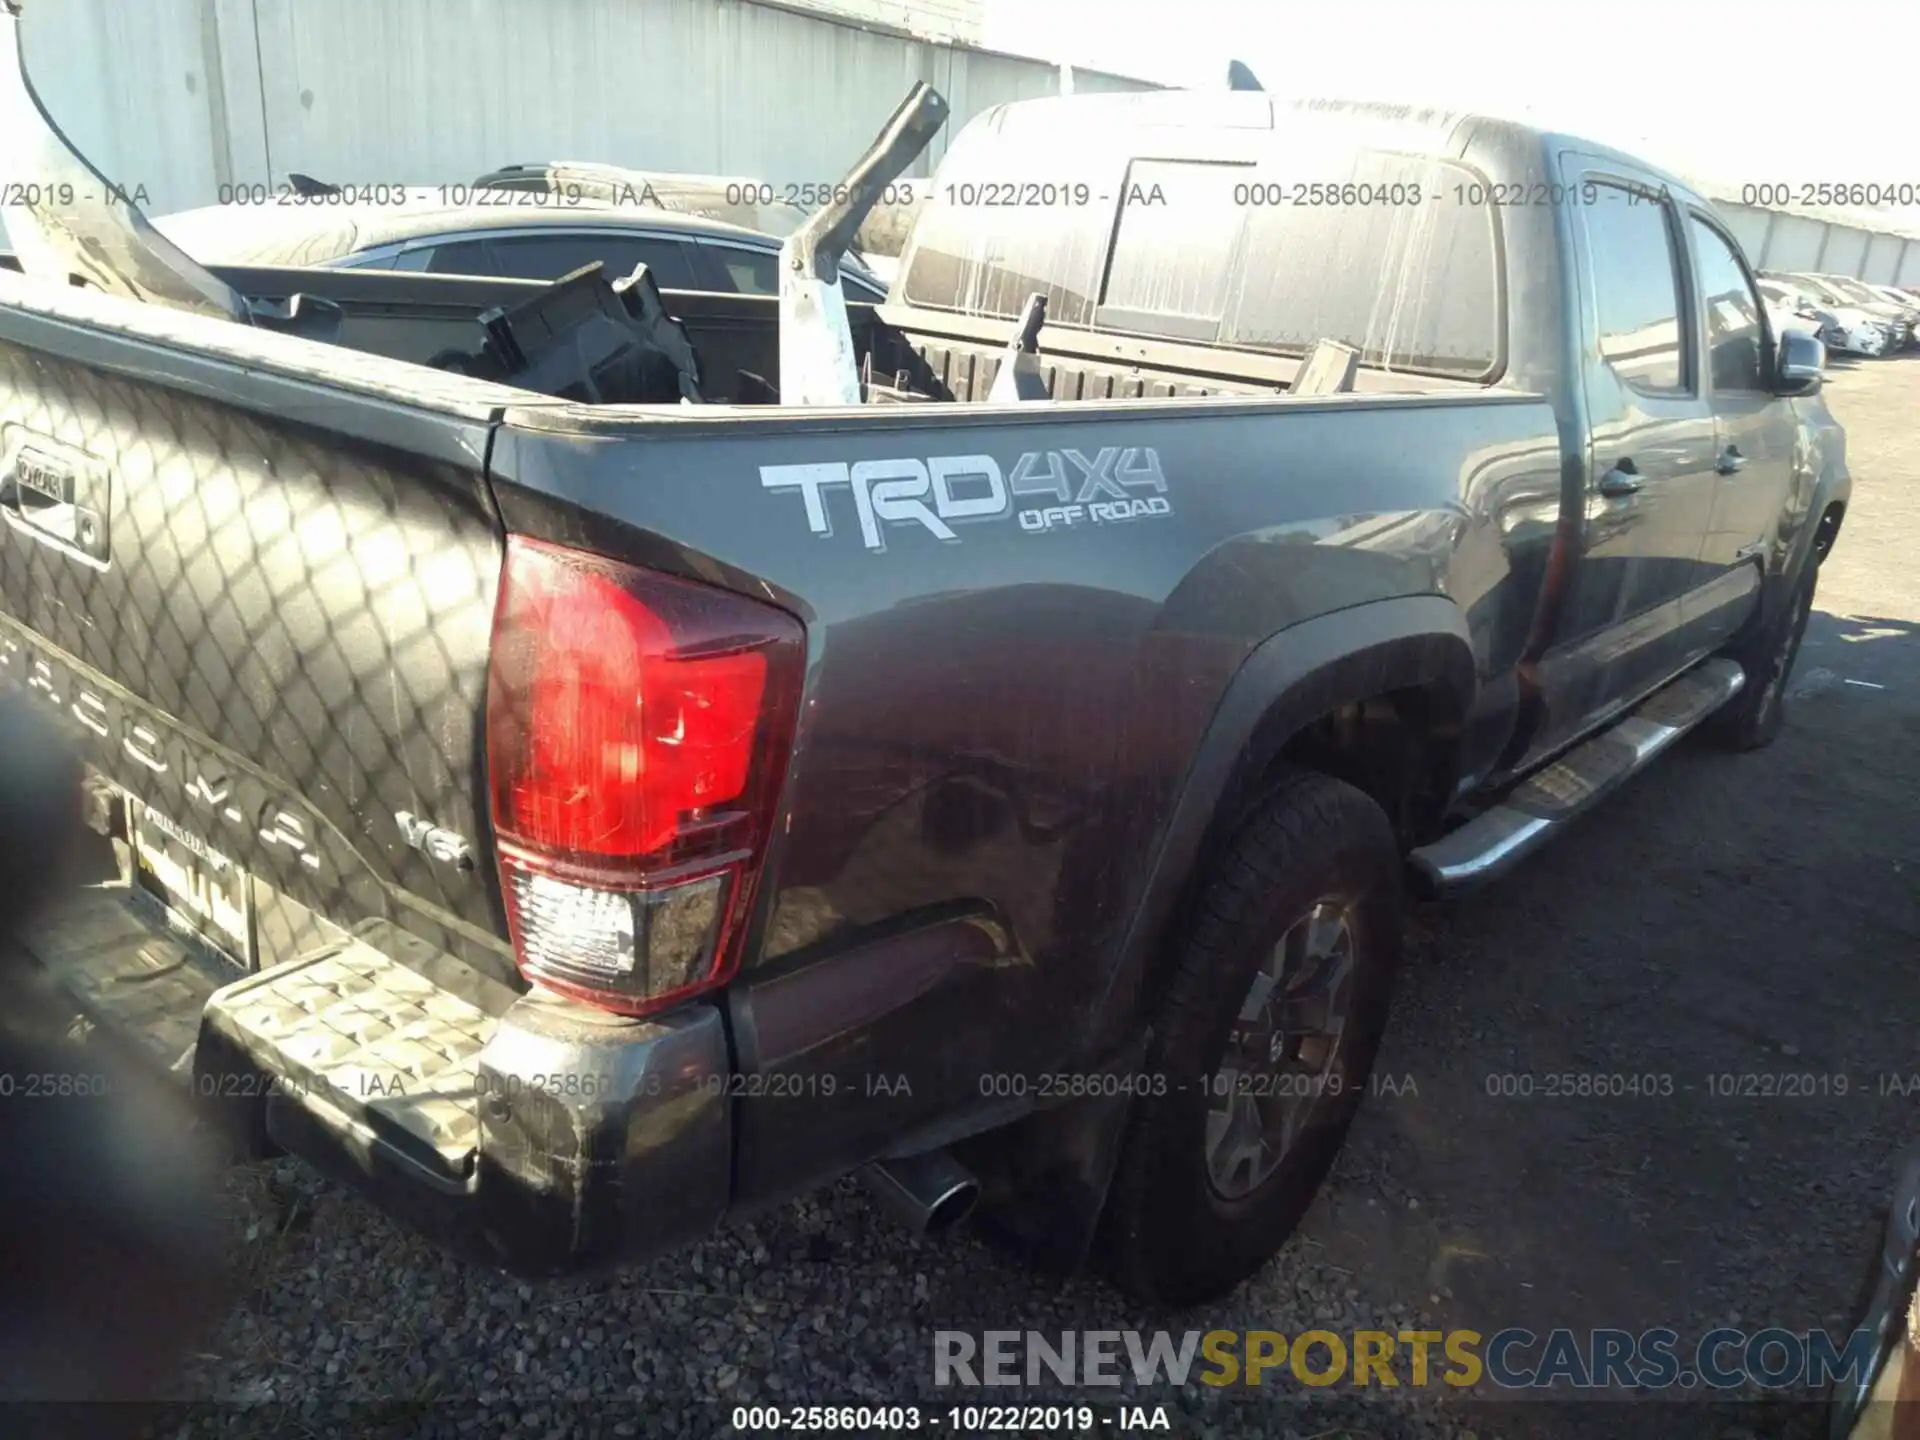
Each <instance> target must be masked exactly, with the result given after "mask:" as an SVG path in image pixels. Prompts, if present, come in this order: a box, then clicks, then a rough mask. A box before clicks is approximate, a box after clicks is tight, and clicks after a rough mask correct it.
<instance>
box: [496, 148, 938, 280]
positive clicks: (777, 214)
mask: <svg viewBox="0 0 1920 1440" xmlns="http://www.w3.org/2000/svg"><path fill="white" fill-rule="evenodd" d="M473 183H474V185H475V187H477V188H486V189H493V190H514V191H519V192H521V193H523V194H536V195H557V196H560V197H561V198H563V199H571V198H575V197H581V196H586V197H594V198H598V199H600V200H602V201H603V202H605V203H608V204H616V205H636V204H645V205H657V206H659V207H661V208H662V209H666V210H676V211H679V212H680V213H681V214H685V215H701V216H705V217H706V218H707V219H709V220H724V221H725V222H727V223H728V224H729V225H743V226H745V227H746V228H747V229H749V230H759V231H761V232H762V233H764V234H767V235H772V236H774V237H775V238H776V239H781V240H784V239H785V238H786V237H787V236H789V235H791V234H792V233H793V232H794V230H796V229H797V228H798V227H799V225H800V222H801V221H803V220H805V219H806V218H807V216H808V215H809V214H810V213H811V212H812V209H813V208H814V207H816V206H818V205H820V204H823V203H825V201H826V200H827V199H828V198H829V197H830V196H831V195H832V194H833V193H834V192H835V190H836V187H835V186H832V185H822V184H818V183H801V184H796V183H793V182H780V183H776V182H774V181H770V180H756V179H753V178H752V177H750V176H743V175H696V174H691V173H687V172H684V171H678V170H634V169H630V168H628V167H626V166H624V165H608V164H605V163H603V162H600V161H594V160H544V161H540V162H538V163H535V164H523V165H503V166H501V167H500V168H499V169H497V170H489V171H488V172H487V173H486V174H484V175H481V176H479V177H477V178H476V179H475V180H474V182H473ZM929 184H930V182H929V181H926V180H913V179H902V180H898V181H895V182H894V183H893V184H891V185H888V186H886V187H885V188H884V190H883V192H882V194H881V197H880V199H879V200H878V201H877V202H876V203H875V204H874V207H873V209H872V210H871V211H870V212H869V213H868V215H867V218H866V219H865V220H864V221H862V222H861V225H860V230H859V233H858V234H857V235H855V236H854V239H853V245H852V246H851V247H850V249H849V252H848V253H849V255H850V256H851V257H852V259H853V260H854V261H855V262H856V263H857V264H858V265H861V266H865V267H866V268H868V269H870V270H877V269H878V268H879V267H878V266H877V265H876V264H875V262H876V261H877V260H879V259H880V258H881V257H883V256H897V255H898V254H899V253H900V251H901V249H902V247H904V246H905V244H906V239H907V233H908V231H910V230H911V229H912V227H913V218H914V216H915V215H916V214H918V213H919V210H920V207H921V205H922V204H923V203H924V202H925V200H926V196H927V191H928V187H929Z"/></svg>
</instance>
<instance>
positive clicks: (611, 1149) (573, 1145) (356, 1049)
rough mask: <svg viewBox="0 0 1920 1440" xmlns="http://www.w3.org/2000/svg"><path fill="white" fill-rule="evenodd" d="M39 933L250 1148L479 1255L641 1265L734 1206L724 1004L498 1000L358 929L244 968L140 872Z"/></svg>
mask: <svg viewBox="0 0 1920 1440" xmlns="http://www.w3.org/2000/svg"><path fill="white" fill-rule="evenodd" d="M26 947H27V949H28V951H29V952H30V953H31V954H32V955H33V956H34V957H35V958H36V959H37V960H38V961H39V962H40V963H41V965H42V966H43V967H44V968H45V970H46V971H47V972H49V974H50V976H51V978H52V979H53V981H54V982H55V983H56V985H57V986H58V988H59V990H60V992H61V993H62V994H63V995H64V997H65V998H66V999H67V1001H68V1002H69V1003H70V1005H71V1006H72V1007H73V1008H74V1009H76V1010H78V1011H79V1012H80V1013H81V1014H82V1015H83V1016H84V1017H85V1018H86V1020H87V1021H88V1022H89V1023H90V1024H91V1025H93V1026H95V1027H102V1028H105V1029H107V1030H108V1031H110V1032H112V1033H113V1034H114V1035H115V1036H117V1037H119V1038H122V1039H125V1040H130V1041H133V1042H135V1048H136V1050H144V1052H145V1053H146V1056H147V1058H148V1059H149V1060H150V1061H151V1062H152V1063H153V1065H154V1067H155V1068H157V1069H160V1070H165V1071H168V1072H170V1073H171V1074H172V1075H173V1076H174V1077H175V1078H176V1079H177V1080H179V1081H180V1082H181V1083H182V1084H185V1085H187V1086H189V1087H190V1088H191V1090H192V1092H193V1094H194V1096H195V1098H196V1100H197V1101H198V1102H200V1108H201V1111H202V1113H203V1114H204V1115H205V1117H206V1118H207V1119H208V1120H209V1121H210V1122H211V1123H212V1124H213V1125H214V1126H215V1127H216V1129H217V1130H218V1131H219V1132H220V1133H221V1134H222V1135H223V1136H224V1137H225V1138H226V1140H227V1141H228V1142H229V1144H230V1145H231V1147H232V1149H233V1150H234V1152H235V1153H237V1154H238V1155H240V1156H242V1157H252V1156H259V1155H263V1154H270V1153H273V1152H274V1151H275V1150H276V1149H284V1150H287V1151H291V1152H292V1153H294V1154H296V1155H299V1156H301V1157H302V1158H304V1159H306V1160H308V1161H310V1162H312V1163H313V1164H314V1165H315V1166H316V1167H318V1168H319V1169H321V1170H323V1171H325V1172H326V1173H328V1174H330V1175H332V1176H334V1177H335V1178H336V1179H338V1180H340V1181H341V1182H343V1183H345V1184H347V1185H350V1186H352V1187H353V1188H355V1189H358V1190H360V1191H362V1192H364V1193H366V1194H368V1195H369V1196H370V1197H371V1198H372V1199H373V1200H374V1201H375V1203H376V1204H378V1205H379V1206H380V1207H381V1208H382V1209H385V1210H387V1211H389V1212H390V1213H392V1214H394V1215H396V1216H398V1217H399V1218H401V1219H402V1220H404V1221H406V1222H408V1223H410V1224H412V1225H414V1226H415V1227H416V1228H418V1229H420V1230H422V1231H423V1232H425V1233H426V1234H427V1235H428V1237H429V1238H431V1239H434V1240H436V1241H438V1242H440V1243H442V1244H444V1245H446V1246H448V1247H449V1248H451V1249H454V1250H456V1251H459V1252H461V1253H463V1254H467V1255H469V1256H471V1257H473V1258H476V1259H480V1260H482V1261H484V1262H487V1263H490V1264H496V1265H500V1266H503V1267H504V1268H506V1269H509V1270H513V1271H515V1272H518V1273H524V1274H530V1275H544V1274H555V1273H561V1272H566V1271H574V1270H579V1269H583V1268H589V1267H593V1266H598V1265H602V1264H610V1263H617V1262H623V1261H630V1260H636V1259H641V1258H644V1257H646V1256H648V1255H652V1254H657V1253H659V1252H661V1251H663V1250H666V1249H669V1248H672V1247H673V1246H675V1245H679V1244H682V1243H684V1242H686V1241H688V1240H691V1239H694V1238H696V1237H697V1236H698V1235H700V1234H703V1233H705V1232H706V1231H707V1230H709V1229H711V1228H712V1227H713V1226H714V1225H715V1224H716V1223H718V1222H719V1220H720V1219H721V1218H722V1216H723V1215H724V1213H725V1211H726V1208H727V1204H728V1200H729V1195H730V1190H731V1179H730V1176H731V1163H732V1148H731V1147H732V1136H731V1129H730V1124H729V1102H728V1098H727V1097H728V1081H729V1080H730V1078H731V1066H730V1058H729V1052H728V1048H727V1042H726V1035H725V1031H724V1027H723V1025H722V1021H721V1016H720V1012H719V1010H718V1009H716V1008H715V1007H713V1006H712V1005H706V1004H697V1005H690V1006H687V1007H684V1008H683V1009H681V1010H677V1011H674V1012H672V1013H670V1014H667V1015H662V1016H658V1017H655V1018H652V1019H647V1020H633V1019H627V1018H624V1017H621V1016H615V1015H608V1014H605V1013H603V1012H600V1011H597V1010H593V1009H590V1008H589V1007H586V1006H582V1005H578V1004H575V1003H573V1002H571V1001H567V1000H563V999H560V998H558V997H555V996H549V995H545V994H543V993H541V992H537V991H536V992H534V993H533V994H530V995H525V996H522V997H520V998H519V999H517V1000H515V1001H513V1002H512V1003H511V1004H510V1005H508V1006H507V1007H506V1008H505V1010H504V1013H501V1014H497V1015H495V1014H489V1013H487V1012H486V1011H484V1010H482V1009H480V1008H479V1007H478V1006H476V1005H474V1004H472V1003H470V1002H469V1001H468V1000H466V999H463V998H462V997H460V996H458V995H455V994H453V993H451V992H449V991H447V990H445V989H442V988H441V987H439V986H437V985H436V984H434V982H433V981H432V980H430V979H428V978H427V977H425V976H424V975H421V974H419V973H418V972H416V971H414V970H413V969H410V968H409V967H407V966H405V965H403V964H401V963H399V962H398V961H397V960H394V959H392V958H391V957H390V956H388V955H386V954H384V953H382V952H381V951H380V950H377V949H375V948H374V947H373V946H371V945H369V944H367V943H366V942H365V940H363V939H361V938H358V937H355V936H346V937H344V938H343V939H341V940H339V941H338V942H336V943H333V944H330V945H328V946H326V947H325V948H324V949H321V950H319V951H317V952H315V953H313V954H310V955H306V956H302V957H301V958H299V959H296V960H290V961H288V962H286V963H285V964H282V965H276V966H273V967H272V968H270V969H266V970H262V971H260V972H258V973H256V974H252V975H245V976H242V975H239V974H238V972H237V971H235V970H233V969H231V968H227V969H224V970H223V969H221V968H220V967H219V964H218V962H216V961H213V960H211V959H209V958H208V957H207V956H206V955H205V954H204V952H202V951H201V950H200V949H199V947H198V946H196V945H194V944H193V943H191V942H186V941H182V940H181V939H180V938H179V937H178V936H176V935H175V934H173V933H172V931H171V930H170V929H169V927H168V924H167V921H166V918H165V915H164V912H163V911H162V910H161V909H160V908H159V907H158V906H157V905H155V904H153V903H152V902H151V901H150V900H149V899H148V898H147V897H145V896H144V895H141V894H137V893H135V892H133V891H131V890H130V888H129V887H128V886H127V885H126V884H124V883H119V884H107V885H98V886H91V887H88V888H86V889H84V890H82V891H81V892H80V893H79V894H78V895H77V896H75V897H73V898H72V899H70V900H69V901H68V902H66V903H64V904H63V905H61V906H59V907H57V908H56V909H55V911H54V913H52V914H51V915H50V916H48V917H47V919H46V920H45V921H43V922H42V924H41V925H40V926H39V927H38V928H37V929H36V930H35V931H34V932H33V933H31V934H29V935H28V936H27V937H26Z"/></svg>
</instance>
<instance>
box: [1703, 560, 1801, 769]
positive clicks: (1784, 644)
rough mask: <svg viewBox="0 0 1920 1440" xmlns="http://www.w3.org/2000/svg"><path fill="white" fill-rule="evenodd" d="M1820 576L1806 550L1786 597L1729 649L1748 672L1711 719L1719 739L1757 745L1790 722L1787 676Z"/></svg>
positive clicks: (1753, 747)
mask: <svg viewBox="0 0 1920 1440" xmlns="http://www.w3.org/2000/svg"><path fill="white" fill-rule="evenodd" d="M1819 581H1820V567H1819V565H1818V564H1816V563H1815V561H1814V559H1813V557H1812V556H1808V557H1807V559H1806V560H1805V561H1804V562H1802V566H1801V572H1800V578H1799V579H1798V580H1796V581H1795V582H1794V588H1793V593H1792V595H1791V596H1790V597H1789V598H1788V600H1787V603H1786V604H1785V605H1782V606H1781V607H1780V609H1779V610H1778V612H1776V613H1775V614H1774V616H1773V618H1772V619H1771V620H1769V621H1768V622H1767V623H1766V624H1765V625H1763V626H1760V627H1759V628H1758V629H1756V630H1754V631H1752V632H1751V633H1749V634H1748V635H1747V637H1746V638H1745V639H1744V640H1741V641H1739V642H1737V643H1736V644H1735V645H1734V646H1733V648H1732V649H1731V650H1730V651H1728V654H1729V655H1730V656H1731V657H1732V658H1733V659H1734V660H1736V661H1737V662H1739V665H1740V668H1741V670H1743V671H1744V672H1745V673H1746V677H1747V683H1746V684H1745V685H1744V686H1743V687H1742V688H1741V691H1740V693H1739V694H1738V695H1736V696H1734V698H1733V699H1732V700H1731V701H1729V702H1728V703H1727V704H1726V705H1725V706H1723V707H1722V708H1721V710H1720V712H1719V713H1718V714H1717V715H1715V716H1714V717H1713V718H1712V719H1711V720H1710V721H1708V722H1707V729H1708V731H1709V733H1710V734H1711V735H1712V736H1713V737H1714V738H1715V739H1716V740H1718V741H1719V742H1720V743H1721V744H1723V745H1726V746H1728V747H1729V748H1731V749H1734V750H1758V749H1760V748H1762V747H1763V746H1767V745H1771V744H1772V743H1773V742H1774V740H1775V739H1777V738H1778V737H1779V734H1780V727H1781V726H1782V725H1784V724H1785V723H1786V703H1787V677H1788V676H1789V675H1791V674H1792V673H1793V662H1794V660H1795V659H1796V658H1798V656H1799V654H1800V641H1801V638H1802V637H1803V636H1804V635H1805V634H1806V633H1807V617H1808V616H1810V615H1811V614H1812V613H1813V591H1814V587H1815V586H1816V585H1817V584H1818V583H1819Z"/></svg>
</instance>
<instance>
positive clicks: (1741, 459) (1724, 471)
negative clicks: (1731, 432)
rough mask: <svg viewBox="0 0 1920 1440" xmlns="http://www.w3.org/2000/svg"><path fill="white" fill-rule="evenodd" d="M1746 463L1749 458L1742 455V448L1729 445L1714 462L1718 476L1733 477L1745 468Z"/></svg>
mask: <svg viewBox="0 0 1920 1440" xmlns="http://www.w3.org/2000/svg"><path fill="white" fill-rule="evenodd" d="M1746 463H1747V457H1746V456H1744V455H1742V454H1741V453H1740V447H1739V446H1738V445H1729V446H1727V448H1726V449H1724V450H1722V451H1721V452H1720V458H1719V459H1718V460H1716V461H1714V462H1713V468H1714V472H1715V473H1716V474H1720V475H1731V474H1733V473H1734V472H1735V471H1738V470H1741V469H1743V468H1745V466H1746Z"/></svg>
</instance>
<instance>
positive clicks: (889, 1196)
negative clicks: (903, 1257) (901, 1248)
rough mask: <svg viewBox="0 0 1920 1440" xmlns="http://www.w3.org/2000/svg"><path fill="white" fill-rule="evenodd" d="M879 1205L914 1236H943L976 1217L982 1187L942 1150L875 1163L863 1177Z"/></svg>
mask: <svg viewBox="0 0 1920 1440" xmlns="http://www.w3.org/2000/svg"><path fill="white" fill-rule="evenodd" d="M860 1178H861V1179H862V1180H864V1181H865V1182H866V1184H867V1188H868V1189H870V1190H872V1191H873V1193H874V1195H875V1197H876V1198H877V1199H878V1200H879V1201H880V1203H881V1205H882V1206H883V1207H884V1208H885V1209H886V1210H887V1211H889V1212H890V1213H891V1214H892V1215H893V1216H894V1218H895V1219H896V1220H898V1221H899V1222H900V1223H901V1224H902V1225H904V1226H905V1227H906V1228H907V1229H909V1230H911V1231H912V1232H913V1233H914V1234H916V1235H925V1236H928V1237H934V1236H939V1235H944V1234H946V1233H947V1232H948V1231H950V1230H952V1229H953V1228H954V1226H956V1225H958V1224H959V1223H960V1222H961V1221H962V1220H964V1219H966V1218H967V1216H968V1215H969V1214H971V1213H972V1212H973V1207H974V1203H975V1202H976V1201H977V1200H979V1198H980V1182H979V1181H978V1180H976V1179H975V1178H974V1176H973V1174H972V1172H970V1171H969V1170H968V1169H967V1168H966V1167H965V1166H964V1165H962V1164H961V1163H960V1162H959V1161H958V1160H955V1159H954V1158H953V1156H951V1155H949V1154H948V1153H947V1152H946V1151H944V1150H931V1151H928V1152H927V1153H925V1154H923V1155H903V1156H899V1157H897V1158H894V1159H889V1160H876V1161H874V1162H873V1163H872V1164H871V1165H869V1166H867V1167H866V1168H865V1169H864V1170H862V1171H861V1172H860Z"/></svg>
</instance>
